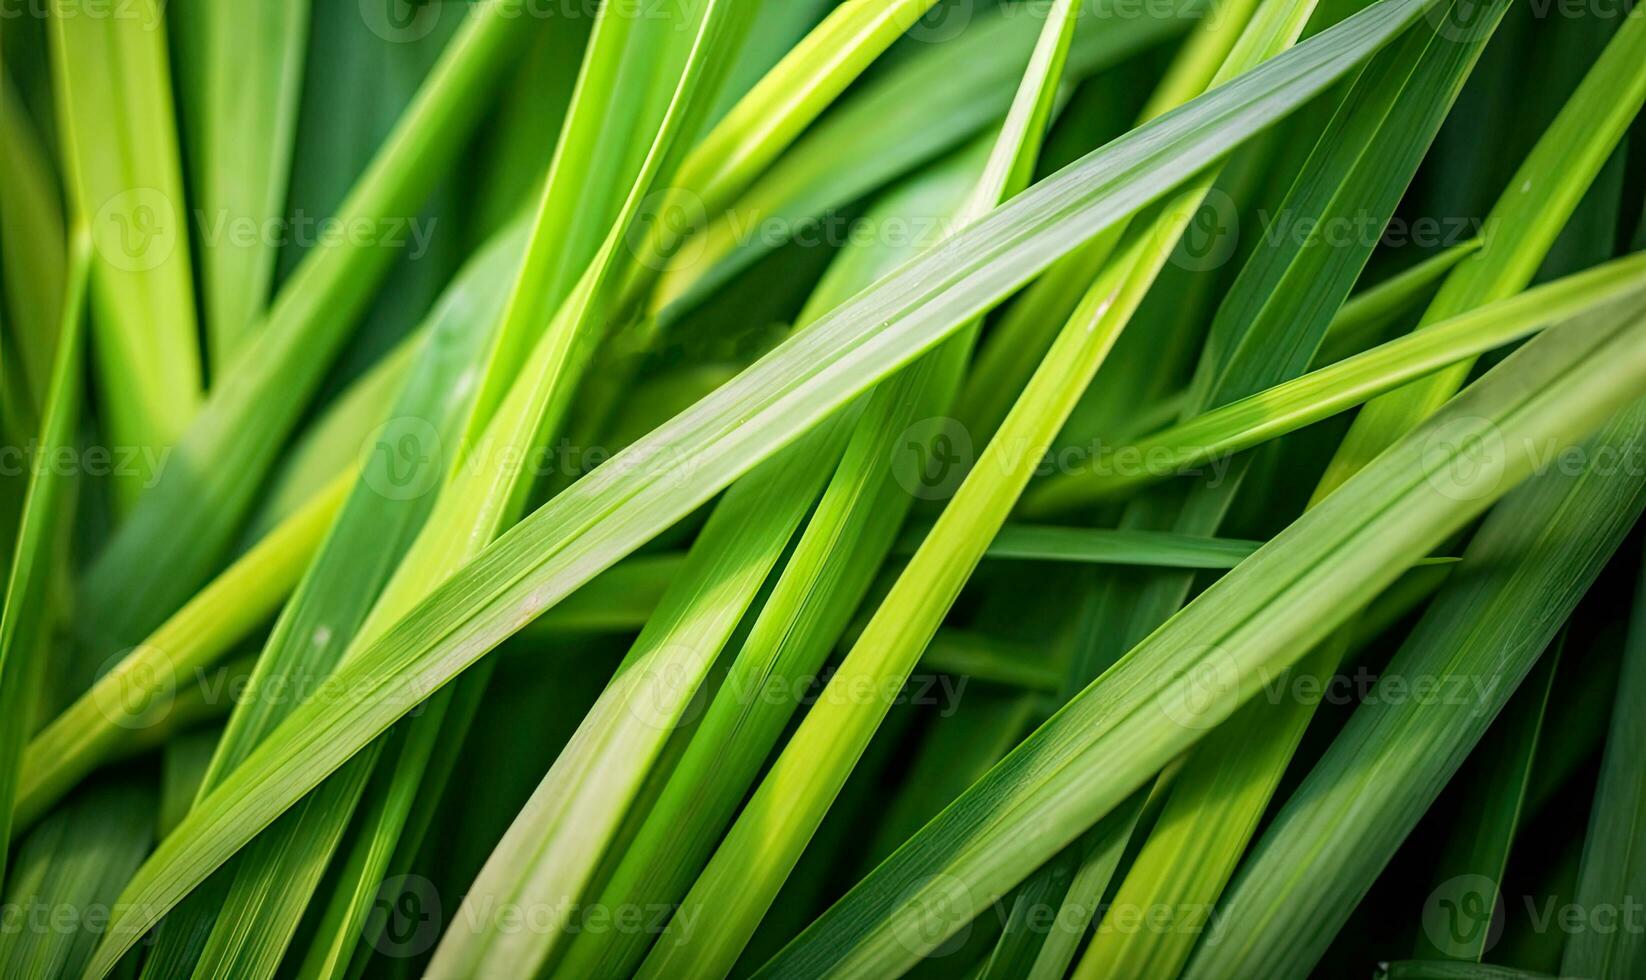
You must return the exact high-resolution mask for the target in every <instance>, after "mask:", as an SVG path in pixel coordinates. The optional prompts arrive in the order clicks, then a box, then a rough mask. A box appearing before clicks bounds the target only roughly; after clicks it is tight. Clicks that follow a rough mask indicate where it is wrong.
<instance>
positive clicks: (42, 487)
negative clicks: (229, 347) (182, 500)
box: [0, 231, 92, 881]
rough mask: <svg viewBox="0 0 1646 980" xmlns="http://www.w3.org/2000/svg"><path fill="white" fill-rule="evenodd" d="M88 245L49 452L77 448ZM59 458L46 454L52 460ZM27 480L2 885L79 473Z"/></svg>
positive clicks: (16, 557)
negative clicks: (53, 588)
mask: <svg viewBox="0 0 1646 980" xmlns="http://www.w3.org/2000/svg"><path fill="white" fill-rule="evenodd" d="M91 261H92V256H91V240H90V238H89V237H88V236H87V235H86V233H85V232H84V231H81V232H78V233H77V234H76V235H75V236H74V239H73V252H72V254H71V255H70V256H69V260H68V267H69V268H68V274H67V275H68V279H67V285H68V289H69V292H68V293H67V294H65V295H64V297H63V299H62V301H61V308H62V323H61V325H60V328H59V330H58V336H59V337H60V338H61V339H60V341H59V343H58V345H57V351H56V364H55V365H54V366H53V369H52V380H51V386H50V388H49V390H48V392H47V399H46V406H45V408H46V411H45V418H44V419H43V420H42V422H41V429H40V432H39V440H40V443H39V444H40V446H41V447H42V448H43V449H44V450H45V451H46V452H47V453H48V454H54V453H57V452H59V451H63V450H70V451H72V449H73V446H74V434H75V430H76V428H77V426H78V425H79V417H80V411H81V391H80V387H81V386H80V372H81V370H82V365H81V351H82V350H83V340H82V337H83V336H84V328H83V323H84V321H85V316H86V293H87V289H88V284H89V280H90V275H91ZM52 458H54V457H53V456H51V455H48V456H46V457H45V459H46V460H47V461H49V460H51V459H52ZM32 469H33V472H32V473H31V474H30V475H29V481H28V489H27V491H26V492H25V496H24V501H23V512H22V517H21V518H20V521H19V526H18V530H17V544H16V548H15V550H14V552H13V554H12V558H11V567H10V570H9V573H8V577H7V580H6V597H5V604H4V609H3V610H0V718H3V719H4V720H3V721H0V881H3V880H4V879H5V866H6V865H5V853H6V850H7V848H8V847H9V845H10V842H11V835H12V825H13V820H14V817H13V814H12V811H13V805H14V800H15V799H16V797H17V795H18V792H19V786H18V770H19V768H20V766H19V762H20V759H21V756H22V753H23V743H24V740H25V739H27V738H28V733H29V729H28V726H29V722H30V718H31V717H32V715H33V713H34V706H35V704H36V698H37V688H38V686H39V683H40V678H41V677H43V676H44V675H43V673H42V668H43V661H42V658H44V657H45V656H47V647H46V641H47V640H48V639H49V638H50V634H51V617H52V613H53V609H54V608H55V607H56V605H57V600H56V599H55V598H54V597H53V596H52V594H51V586H52V576H53V572H54V568H53V565H54V562H56V561H58V560H59V559H60V557H61V554H62V545H63V541H64V540H65V537H64V534H65V531H66V528H67V523H66V522H67V519H68V517H69V515H70V514H71V513H72V510H73V499H74V488H75V476H74V474H73V473H72V472H69V473H64V472H62V471H60V470H59V469H58V468H57V467H56V466H55V465H36V466H34V467H33V468H32Z"/></svg>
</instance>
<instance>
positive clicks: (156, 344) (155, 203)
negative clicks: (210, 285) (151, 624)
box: [51, 0, 202, 508]
mask: <svg viewBox="0 0 1646 980" xmlns="http://www.w3.org/2000/svg"><path fill="white" fill-rule="evenodd" d="M134 8H135V9H133V10H131V11H129V12H128V15H126V16H119V17H115V16H102V17H97V16H86V12H85V11H82V10H80V9H79V8H78V6H77V5H75V4H73V3H70V2H68V0H53V2H52V4H51V11H52V16H51V44H52V49H51V50H52V56H53V60H52V67H53V70H54V78H55V85H54V89H55V91H56V93H57V97H58V103H57V107H58V116H59V119H58V125H59V127H60V128H61V130H62V134H61V135H62V140H63V158H64V160H65V161H66V165H65V170H66V172H67V177H66V179H67V183H68V186H69V188H70V194H69V198H70V200H71V201H72V202H73V208H72V209H73V211H74V212H75V214H76V215H77V220H78V221H81V222H83V223H85V225H86V226H87V227H88V228H90V230H91V233H92V237H93V242H94V243H95V246H96V250H95V251H96V254H95V260H96V266H95V271H94V273H93V275H92V288H91V305H92V325H93V330H94V335H95V337H96V340H97V342H96V344H95V345H94V350H95V353H96V355H97V366H98V371H97V376H98V380H99V383H100V391H101V394H102V398H103V401H104V412H103V416H104V417H103V424H104V427H105V428H106V429H107V430H108V433H109V437H110V438H111V439H112V440H113V441H114V442H115V443H117V444H118V445H120V446H128V447H139V448H142V449H146V450H149V451H151V452H158V451H160V450H162V449H165V448H166V447H169V446H171V445H172V444H173V443H175V442H176V441H177V440H178V439H179V437H181V436H182V434H183V432H184V430H185V429H186V428H187V427H188V425H189V423H190V422H192V421H193V419H194V416H195V413H196V411H197V410H198V409H199V407H200V398H201V390H202V383H201V367H200V345H199V343H198V342H197V340H196V337H195V332H196V330H197V328H198V321H197V319H196V313H195V302H194V283H193V280H192V278H191V277H192V275H193V273H192V271H191V269H192V266H191V261H190V256H189V251H190V245H189V235H188V227H189V225H188V221H187V216H188V202H187V200H186V199H185V198H184V195H183V175H182V164H181V162H180V160H179V156H178V149H177V125H176V121H175V118H174V114H173V109H172V84H171V65H170V62H169V59H168V56H167V52H166V32H165V30H164V22H163V20H162V5H161V4H160V3H159V2H158V0H140V2H138V3H136V4H135V5H134ZM159 475H160V474H159V473H157V472H154V471H153V470H147V471H144V472H134V473H131V474H127V475H122V477H121V479H119V480H118V481H116V489H117V491H118V497H119V500H120V502H121V503H122V505H123V506H124V507H126V508H129V507H131V506H132V504H133V503H134V502H135V501H136V500H137V499H138V496H139V494H140V493H141V492H143V491H144V490H145V489H146V488H147V485H148V483H149V482H150V481H152V480H154V479H156V478H157V477H158V476H159Z"/></svg>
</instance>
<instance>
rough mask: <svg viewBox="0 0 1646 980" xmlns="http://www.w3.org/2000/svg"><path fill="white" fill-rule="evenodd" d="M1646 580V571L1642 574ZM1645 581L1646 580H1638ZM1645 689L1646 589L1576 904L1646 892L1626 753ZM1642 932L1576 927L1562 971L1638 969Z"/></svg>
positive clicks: (1620, 973) (1633, 749)
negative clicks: (1637, 709)
mask: <svg viewBox="0 0 1646 980" xmlns="http://www.w3.org/2000/svg"><path fill="white" fill-rule="evenodd" d="M1642 582H1643V583H1646V576H1643V577H1642ZM1643 588H1646V585H1643ZM1643 689H1646V592H1643V593H1642V594H1641V597H1640V598H1636V600H1635V605H1634V611H1633V621H1632V622H1631V624H1630V627H1629V638H1628V643H1627V646H1626V647H1625V649H1624V654H1623V673H1622V676H1621V677H1620V678H1619V679H1618V684H1617V701H1616V705H1615V707H1614V708H1613V709H1612V721H1611V727H1610V729H1609V731H1608V733H1607V736H1606V754H1605V758H1604V760H1603V762H1602V763H1601V771H1600V785H1599V786H1598V787H1596V789H1595V803H1594V809H1592V810H1591V811H1589V826H1588V834H1587V835H1586V836H1585V837H1584V841H1583V864H1582V867H1581V870H1580V872H1579V877H1578V887H1577V891H1576V893H1575V894H1574V895H1573V899H1574V901H1576V902H1577V904H1578V907H1580V908H1585V909H1599V908H1603V907H1607V905H1608V903H1611V906H1610V907H1612V908H1619V909H1621V908H1627V907H1629V902H1630V901H1634V902H1635V903H1638V902H1639V901H1640V898H1639V896H1640V895H1641V894H1642V893H1643V892H1646V860H1643V857H1642V854H1643V852H1642V848H1641V840H1642V834H1641V820H1642V817H1641V814H1642V813H1643V812H1646V806H1643V804H1642V802H1641V801H1642V799H1643V798H1646V779H1643V778H1642V774H1641V771H1640V767H1639V766H1638V765H1636V764H1634V763H1632V762H1631V761H1630V760H1631V758H1632V757H1634V758H1638V756H1636V755H1635V753H1637V752H1638V747H1639V746H1640V745H1641V744H1642V743H1643V741H1646V738H1643V736H1642V731H1641V719H1640V716H1639V713H1638V712H1637V711H1636V710H1635V706H1637V705H1639V704H1640V699H1641V697H1642V696H1643V693H1642V692H1643ZM1641 946H1642V940H1641V936H1640V934H1639V933H1638V932H1637V931H1632V930H1630V929H1618V930H1616V931H1615V932H1601V931H1600V930H1593V929H1590V930H1580V931H1578V932H1576V933H1574V934H1572V935H1570V936H1568V937H1567V938H1566V949H1565V952H1564V953H1563V955H1562V957H1561V962H1560V972H1561V973H1562V974H1563V975H1570V976H1584V977H1599V978H1602V980H1611V978H1614V977H1627V976H1631V975H1633V974H1634V973H1635V972H1636V971H1638V969H1639V967H1640V963H1641V959H1642V954H1641Z"/></svg>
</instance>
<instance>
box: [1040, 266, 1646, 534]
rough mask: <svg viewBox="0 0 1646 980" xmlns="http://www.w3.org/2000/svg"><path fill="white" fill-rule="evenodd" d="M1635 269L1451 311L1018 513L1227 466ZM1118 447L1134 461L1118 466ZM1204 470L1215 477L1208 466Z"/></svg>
mask: <svg viewBox="0 0 1646 980" xmlns="http://www.w3.org/2000/svg"><path fill="white" fill-rule="evenodd" d="M1643 277H1646V256H1633V257H1630V258H1625V259H1617V260H1615V261H1613V262H1610V263H1607V264H1605V265H1602V266H1598V267H1596V268H1594V269H1591V270H1589V271H1587V272H1580V273H1576V274H1574V275H1572V276H1569V277H1567V278H1566V279H1562V280H1558V281H1556V282H1553V283H1548V284H1545V285H1543V286H1539V287H1537V288H1534V289H1530V290H1527V291H1526V292H1523V293H1520V294H1518V295H1515V296H1512V297H1510V298H1508V299H1504V300H1498V301H1497V302H1495V303H1490V304H1488V305H1486V306H1483V307H1479V308H1478V309H1475V310H1472V311H1470V312H1468V313H1463V314H1460V315H1457V316H1453V317H1450V318H1448V320H1446V321H1444V322H1441V323H1435V324H1433V325H1432V326H1431V327H1429V328H1426V329H1424V330H1421V331H1419V332H1417V333H1414V334H1411V335H1409V336H1406V337H1402V338H1400V339H1399V340H1391V341H1389V342H1388V343H1387V344H1383V345H1381V346H1379V347H1376V348H1374V349H1372V350H1370V351H1367V352H1365V353H1364V354H1357V355H1354V356H1353V357H1350V358H1347V359H1345V360H1342V361H1338V362H1336V363H1335V364H1332V365H1330V366H1328V367H1324V368H1321V369H1319V370H1318V371H1312V372H1310V373H1308V374H1305V375H1302V376H1300V377H1298V378H1296V379H1295V380H1293V381H1288V382H1285V383H1283V384H1280V385H1277V386H1275V387H1273V388H1270V389H1269V390H1267V391H1263V392H1259V393H1257V394H1254V395H1251V396H1248V397H1246V398H1242V399H1239V400H1237V401H1234V402H1230V403H1228V404H1225V405H1223V406H1222V407H1220V408H1216V409H1213V410H1212V411H1209V412H1207V413H1205V414H1204V415H1200V416H1198V417H1196V418H1194V419H1191V420H1189V421H1187V422H1184V423H1182V424H1180V425H1176V426H1173V427H1172V428H1170V429H1167V430H1166V431H1164V432H1161V433H1159V434H1157V435H1154V436H1151V437H1149V438H1147V439H1144V440H1142V441H1140V442H1138V443H1136V444H1134V445H1132V446H1129V447H1122V448H1119V449H1116V450H1115V459H1116V465H1115V470H1114V471H1112V472H1101V473H1094V474H1092V475H1089V476H1088V475H1086V474H1077V475H1073V476H1070V477H1065V478H1062V479H1061V480H1059V481H1056V482H1053V483H1049V484H1048V485H1047V486H1046V487H1044V488H1042V489H1041V490H1039V491H1037V492H1036V493H1035V494H1034V495H1032V496H1031V497H1030V498H1029V499H1028V500H1027V501H1026V502H1025V505H1024V512H1025V513H1026V514H1030V515H1044V514H1052V513H1058V512H1060V511H1065V510H1069V509H1072V508H1075V507H1079V506H1081V505H1085V504H1090V503H1092V502H1094V501H1100V500H1106V499H1112V498H1114V497H1117V496H1122V495H1124V494H1126V493H1128V492H1130V491H1134V490H1135V489H1136V488H1137V487H1139V486H1141V485H1146V484H1148V483H1152V482H1156V481H1159V480H1163V479H1167V478H1170V477H1173V476H1176V475H1178V474H1181V473H1185V472H1188V471H1190V470H1194V469H1196V468H1197V467H1208V466H1209V464H1211V463H1214V462H1217V461H1219V460H1222V461H1224V462H1225V465H1227V460H1226V458H1227V457H1228V456H1231V455H1233V454H1235V453H1238V452H1241V451H1243V450H1246V449H1250V448H1252V447H1254V446H1257V445H1260V444H1261V443H1263V442H1265V441H1267V440H1268V439H1273V438H1276V437H1278V436H1281V435H1284V434H1286V433H1288V432H1295V431H1296V430H1298V429H1301V428H1303V427H1304V426H1306V425H1310V424H1312V423H1315V422H1318V421H1320V420H1321V419H1323V418H1327V417H1328V416H1330V415H1332V414H1334V413H1336V412H1340V411H1343V410H1345V409H1348V408H1352V407H1354V406H1355V405H1358V404H1360V403H1362V402H1364V401H1367V400H1368V399H1370V398H1372V397H1375V396H1377V395H1379V394H1382V393H1383V392H1387V391H1392V390H1394V389H1396V388H1398V387H1400V386H1401V385H1404V384H1406V383H1407V382H1410V381H1413V380H1416V379H1419V378H1422V377H1424V376H1426V375H1429V374H1433V373H1435V372H1437V371H1440V370H1444V369H1445V368H1446V367H1448V366H1449V365H1452V364H1456V363H1457V362H1459V361H1462V360H1465V359H1469V358H1473V357H1475V356H1477V355H1478V354H1482V353H1485V352H1486V351H1488V350H1493V349H1495V348H1498V347H1502V346H1505V345H1507V344H1511V343H1513V342H1515V341H1517V340H1521V339H1523V338H1525V337H1526V336H1528V335H1530V334H1531V333H1533V332H1535V331H1537V330H1540V329H1542V328H1543V327H1545V326H1548V325H1549V324H1551V323H1554V322H1558V321H1561V320H1566V319H1570V318H1572V317H1574V316H1577V315H1579V314H1582V313H1585V312H1588V311H1589V310H1591V309H1593V308H1595V307H1598V306H1603V305H1605V304H1607V303H1610V302H1612V301H1615V300H1617V299H1618V298H1619V297H1620V296H1623V295H1626V294H1629V293H1634V292H1638V291H1640V290H1641V288H1642V287H1643V286H1646V278H1643ZM1122 456H1125V457H1126V458H1129V459H1133V460H1137V461H1139V462H1141V463H1142V465H1139V466H1135V467H1131V468H1127V469H1121V468H1120V463H1119V461H1120V459H1121V457H1122ZM1212 473H1213V477H1212V478H1213V479H1214V480H1215V479H1216V478H1217V476H1216V471H1215V470H1212Z"/></svg>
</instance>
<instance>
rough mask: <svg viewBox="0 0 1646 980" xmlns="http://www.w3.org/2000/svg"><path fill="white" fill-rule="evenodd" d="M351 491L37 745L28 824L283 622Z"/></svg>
mask: <svg viewBox="0 0 1646 980" xmlns="http://www.w3.org/2000/svg"><path fill="white" fill-rule="evenodd" d="M352 483H353V476H352V474H349V475H347V476H346V477H345V478H343V479H339V480H336V481H334V483H333V485H332V486H331V487H329V488H327V489H326V490H325V491H324V492H322V493H321V494H320V495H319V496H318V497H316V498H315V499H314V500H312V501H310V502H309V504H308V506H306V507H304V508H303V509H301V510H299V511H298V512H297V513H296V514H294V515H292V517H291V518H290V519H289V520H287V521H286V522H285V523H283V524H281V525H280V526H279V527H277V528H276V529H275V530H274V531H272V532H271V533H270V534H269V536H268V537H267V538H265V539H264V540H262V541H260V542H259V543H258V544H257V545H256V546H255V547H253V548H252V549H251V550H250V551H248V552H247V553H246V554H245V555H244V556H243V557H242V558H240V559H239V560H238V561H236V562H235V563H234V564H233V565H231V566H229V567H228V568H227V569H226V570H224V572H223V574H221V575H219V576H218V577H217V578H216V579H214V580H213V581H212V582H211V584H209V585H207V586H206V587H205V588H204V589H202V590H200V593H199V594H198V595H196V596H195V597H194V598H193V599H191V600H189V602H188V604H187V605H185V606H184V607H183V608H182V609H180V610H178V611H177V613H176V614H175V615H173V616H172V617H171V618H170V619H168V620H167V621H166V622H165V623H164V624H163V625H162V626H161V627H160V628H159V629H158V630H156V631H155V632H154V633H153V634H152V635H151V636H149V638H148V639H147V640H145V641H144V642H143V643H142V644H140V645H139V646H138V647H137V648H136V649H134V650H133V651H132V652H131V653H129V654H127V655H126V656H125V657H123V658H121V659H120V660H119V662H118V663H115V664H113V665H112V666H111V667H110V668H109V670H108V671H107V672H106V673H104V674H103V675H102V676H101V677H99V678H98V679H97V682H96V683H95V684H93V685H92V687H91V688H90V690H88V691H87V692H86V693H85V694H83V695H81V696H80V697H79V698H78V699H76V700H75V702H74V703H73V704H71V705H70V706H69V707H68V708H66V709H64V710H63V712H62V713H61V714H59V715H58V716H57V717H56V718H53V719H52V720H51V721H49V722H47V723H46V725H45V726H44V727H43V728H42V729H41V730H40V731H39V732H37V733H35V734H34V735H33V736H32V737H31V738H30V740H29V744H28V747H27V749H26V750H25V751H24V754H23V757H22V767H21V773H20V775H19V782H18V790H17V802H16V809H15V811H14V812H15V818H16V820H17V822H18V823H19V824H21V825H23V826H27V825H29V824H32V823H33V822H34V821H35V820H38V819H39V818H40V816H41V815H43V814H44V813H45V812H46V811H47V810H48V809H50V807H51V806H52V805H53V804H54V803H56V802H57V800H58V799H60V798H61V797H62V796H63V794H64V793H66V792H67V791H68V790H69V789H71V788H72V787H73V786H74V785H75V784H76V783H77V782H79V781H80V780H81V779H83V778H85V776H86V775H88V774H89V773H90V772H91V771H92V770H93V769H95V768H96V767H97V766H98V765H100V764H101V763H103V762H105V761H107V760H108V759H109V757H110V755H111V754H112V753H113V752H114V751H116V750H117V749H118V748H119V747H120V745H121V743H122V742H123V741H124V740H125V739H126V737H128V736H129V735H130V733H131V732H133V731H135V730H140V729H143V728H147V727H149V726H151V725H155V724H158V723H159V722H160V721H161V720H162V719H163V718H164V717H165V716H166V715H167V714H168V713H169V712H170V710H171V708H172V697H173V695H174V694H175V692H176V690H177V688H178V687H179V686H180V685H183V684H186V683H188V682H189V681H190V680H193V679H194V677H195V675H196V672H197V671H200V670H204V669H206V668H209V667H212V666H214V665H216V664H217V663H218V661H219V660H220V659H222V658H223V657H224V656H225V655H226V654H228V653H229V652H230V651H232V650H233V649H234V646H235V644H236V643H238V642H240V641H241V640H243V639H245V637H246V636H247V634H249V633H250V632H251V630H252V629H253V628H255V627H256V626H257V625H258V624H260V623H261V622H262V621H263V620H265V619H266V618H268V617H269V616H270V615H272V614H273V613H274V611H275V610H276V609H277V608H278V607H279V605H280V604H281V603H282V602H284V601H285V599H286V597H287V596H288V595H289V594H290V593H291V590H292V588H293V587H294V586H296V584H297V580H298V579H299V577H301V576H302V574H303V571H304V570H305V569H306V568H307V567H308V565H309V562H310V560H311V559H312V558H313V557H314V554H315V552H316V551H317V550H318V549H319V547H320V542H321V539H322V538H324V537H325V534H326V531H327V529H328V528H330V527H331V523H332V519H333V518H334V517H335V516H336V514H337V511H338V509H339V508H340V507H341V506H342V504H343V500H344V498H345V497H346V496H347V492H348V489H349V487H350V485H351V484H352Z"/></svg>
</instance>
